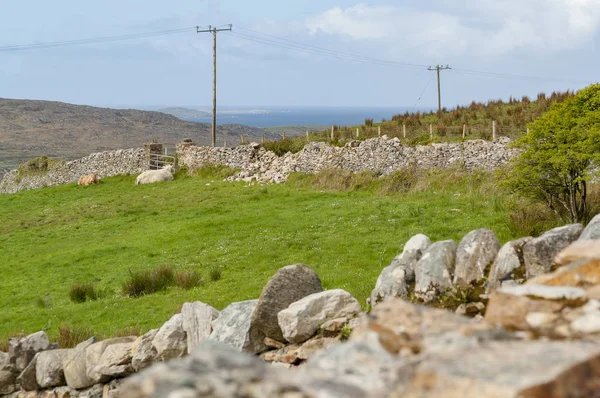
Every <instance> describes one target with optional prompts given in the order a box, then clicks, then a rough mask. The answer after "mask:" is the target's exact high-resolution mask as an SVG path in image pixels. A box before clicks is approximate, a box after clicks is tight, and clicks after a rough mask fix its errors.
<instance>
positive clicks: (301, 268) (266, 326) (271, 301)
mask: <svg viewBox="0 0 600 398" xmlns="http://www.w3.org/2000/svg"><path fill="white" fill-rule="evenodd" d="M321 291H323V286H322V285H321V279H319V276H318V275H317V274H316V273H315V272H314V271H313V270H312V269H310V268H309V267H308V266H306V265H304V264H293V265H288V266H286V267H283V268H281V269H280V270H279V271H277V273H276V274H275V275H274V276H273V277H272V278H271V279H270V280H269V282H267V285H266V286H265V288H264V289H263V291H262V293H261V295H260V298H259V299H258V303H257V304H256V308H255V309H254V313H253V314H252V321H251V324H250V335H251V339H252V340H253V341H263V340H264V338H265V337H269V338H271V339H273V340H277V341H285V339H284V337H283V333H282V331H281V328H280V327H279V322H278V320H277V314H279V311H281V310H283V309H285V308H287V307H288V306H289V305H290V304H292V303H293V302H295V301H298V300H300V299H301V298H304V297H306V296H308V295H309V294H313V293H318V292H321ZM248 349H249V351H250V352H253V351H254V353H256V352H259V351H260V350H261V349H262V347H258V346H257V347H248Z"/></svg>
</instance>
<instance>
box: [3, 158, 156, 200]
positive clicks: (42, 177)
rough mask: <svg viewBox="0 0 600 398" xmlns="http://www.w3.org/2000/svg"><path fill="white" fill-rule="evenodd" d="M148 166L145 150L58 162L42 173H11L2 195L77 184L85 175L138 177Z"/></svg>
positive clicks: (15, 171) (7, 176)
mask: <svg viewBox="0 0 600 398" xmlns="http://www.w3.org/2000/svg"><path fill="white" fill-rule="evenodd" d="M148 165H149V162H148V152H147V150H146V149H144V148H133V149H118V150H116V151H105V152H99V153H93V154H91V155H89V156H86V157H84V158H81V159H76V160H72V161H69V162H65V163H58V164H56V165H54V166H52V167H51V168H50V169H49V170H48V171H47V172H46V173H43V174H31V175H24V176H20V175H19V172H18V170H12V171H10V172H8V173H7V174H5V175H4V178H3V179H2V181H1V182H0V194H1V193H15V192H19V191H24V190H28V189H35V188H42V187H48V186H54V185H61V184H69V183H72V182H77V180H78V179H79V177H81V176H82V175H87V174H92V173H94V174H98V176H99V177H100V178H103V177H109V176H114V175H119V174H137V173H141V172H142V171H144V170H147V169H148Z"/></svg>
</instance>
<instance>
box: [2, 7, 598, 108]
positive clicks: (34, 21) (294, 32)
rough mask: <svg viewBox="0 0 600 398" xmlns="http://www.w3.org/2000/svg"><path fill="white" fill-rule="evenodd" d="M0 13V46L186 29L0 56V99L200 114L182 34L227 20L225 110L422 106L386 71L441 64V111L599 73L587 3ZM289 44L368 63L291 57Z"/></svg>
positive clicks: (200, 37)
mask: <svg viewBox="0 0 600 398" xmlns="http://www.w3.org/2000/svg"><path fill="white" fill-rule="evenodd" d="M0 9H1V10H2V11H1V12H0V48H1V47H3V46H11V45H20V44H30V43H45V42H54V41H64V40H75V39H86V38H95V37H106V36H119V35H129V34H137V33H148V32H156V31H163V30H171V29H180V28H188V27H189V28H190V29H189V30H188V31H185V32H182V33H177V34H172V35H164V36H155V37H146V38H142V39H136V40H130V41H118V42H110V43H97V44H87V45H82V46H70V47H55V48H47V49H38V50H28V51H0V65H1V66H0V97H4V98H29V99H44V100H57V101H65V102H71V103H77V104H90V105H103V106H131V107H150V106H161V105H171V106H175V105H178V106H191V105H210V104H211V98H212V97H211V96H212V76H211V74H212V37H211V35H210V34H207V33H204V34H197V33H196V32H195V30H194V29H193V27H194V26H196V25H201V26H204V25H209V24H212V25H224V24H229V23H231V24H233V32H232V34H229V33H219V35H218V53H219V57H218V80H219V91H218V93H219V99H218V103H219V104H220V105H224V106H250V107H260V106H266V105H270V106H284V107H285V106H361V107H362V106H364V107H367V106H398V107H404V106H413V105H415V104H417V106H426V107H429V106H434V105H435V104H436V103H437V94H436V81H435V74H434V72H430V71H428V70H427V68H425V67H400V65H398V64H412V65H423V66H428V65H436V64H444V65H445V64H448V65H450V66H451V67H453V68H454V69H453V70H450V71H444V72H443V73H442V97H443V105H444V106H448V107H452V106H455V105H457V104H468V103H470V102H471V100H478V101H485V100H488V99H494V98H508V97H509V96H510V95H513V96H515V97H521V96H522V95H529V96H535V94H536V93H538V92H551V91H554V90H566V89H579V88H582V87H584V86H586V85H587V84H590V83H592V82H595V81H597V80H598V77H597V76H598V72H597V69H598V66H597V65H598V64H600V57H599V55H598V53H597V52H596V43H598V39H599V38H600V1H598V0H526V1H523V0H453V1H451V0H420V1H412V0H407V1H399V0H396V1H370V2H358V1H347V0H337V1H330V0H319V1H312V0H304V1H272V0H254V1H244V0H230V1H225V0H223V1H217V0H171V1H168V2H166V1H164V0H163V1H157V0H144V1H142V0H120V1H114V0H104V1H102V2H100V1H96V2H87V1H85V2H84V1H81V0H77V1H71V0H69V1H67V0H56V1H51V2H47V1H41V0H37V1H31V0H0ZM257 32H258V33H257ZM264 34H266V35H272V36H265V35H264ZM273 36H277V37H279V38H282V39H284V40H285V41H281V40H280V39H276V38H274V37H273ZM257 38H259V39H260V41H263V42H264V41H276V42H278V43H283V47H282V46H274V45H272V44H265V43H261V42H258V41H257ZM293 42H296V43H293ZM298 43H301V45H300V44H298ZM302 45H310V46H316V47H319V48H320V49H315V47H309V49H314V50H316V51H317V52H319V53H322V52H323V50H321V48H325V49H329V50H332V51H335V52H336V54H337V55H339V54H340V53H343V54H352V56H353V57H356V56H361V57H368V58H369V59H370V61H369V62H364V61H360V62H357V61H353V60H348V59H339V56H338V57H332V56H323V55H321V54H314V53H311V52H310V51H308V52H307V51H306V47H304V49H305V50H304V51H296V50H294V49H293V48H291V47H294V46H295V47H298V46H302ZM342 58H345V56H343V57H342ZM372 59H375V60H377V61H376V62H373V61H372ZM382 61H384V62H386V63H390V62H391V63H393V65H381V64H379V63H381V62H382ZM459 69H462V70H463V71H461V70H459ZM464 70H469V71H475V72H486V73H488V72H494V73H500V74H506V75H511V77H513V75H518V76H538V77H541V78H542V79H534V78H529V77H528V78H499V77H495V76H494V75H491V74H481V73H473V72H464ZM421 93H423V95H422V97H421ZM419 97H421V99H420V100H419Z"/></svg>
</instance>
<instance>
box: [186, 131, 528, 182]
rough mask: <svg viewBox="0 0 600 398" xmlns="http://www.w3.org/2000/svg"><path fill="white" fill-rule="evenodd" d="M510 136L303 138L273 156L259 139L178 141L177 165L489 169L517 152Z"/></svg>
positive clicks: (269, 169)
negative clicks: (439, 140) (423, 141)
mask: <svg viewBox="0 0 600 398" xmlns="http://www.w3.org/2000/svg"><path fill="white" fill-rule="evenodd" d="M508 143H509V140H507V139H501V140H498V141H495V142H489V141H483V140H473V141H465V142H461V143H452V144H432V145H420V146H414V147H413V146H404V145H402V144H401V142H400V140H398V139H397V138H393V139H388V138H387V137H385V136H384V137H381V138H372V139H368V140H364V141H352V142H350V143H348V144H347V145H346V146H344V147H334V146H330V145H328V144H326V143H324V142H311V143H308V144H307V145H306V146H305V147H304V149H302V150H301V151H300V152H298V153H295V154H292V153H286V154H285V155H284V156H281V157H280V156H277V155H276V154H274V153H273V152H270V151H267V150H265V149H264V148H261V147H260V146H259V145H258V144H250V145H244V146H238V147H235V148H211V147H197V146H194V145H193V144H192V143H190V142H182V143H180V144H179V145H178V147H177V154H178V156H179V164H180V165H183V166H187V167H188V168H189V169H190V170H194V169H197V168H199V167H202V166H203V165H207V164H212V165H224V166H229V167H233V168H239V169H241V172H240V173H238V175H237V176H236V177H234V178H236V179H244V180H247V181H251V180H257V181H262V182H282V181H285V180H286V179H287V176H288V175H289V174H290V173H292V172H304V173H316V172H318V171H320V170H322V169H325V168H340V169H345V170H350V171H353V172H359V171H365V170H369V171H373V172H379V173H382V174H384V175H385V174H389V173H391V172H393V171H395V170H398V169H402V168H405V167H409V166H416V167H419V168H436V167H439V168H450V167H456V166H462V167H464V168H465V169H466V170H475V169H486V170H494V169H496V168H498V167H500V166H502V165H504V164H506V163H508V161H509V160H510V159H511V158H512V157H513V156H515V155H516V154H517V153H518V150H516V149H512V148H509V147H508Z"/></svg>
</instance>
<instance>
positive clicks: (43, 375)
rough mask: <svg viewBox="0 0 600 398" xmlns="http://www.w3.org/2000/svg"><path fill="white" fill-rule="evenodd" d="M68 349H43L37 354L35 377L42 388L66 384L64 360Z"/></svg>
mask: <svg viewBox="0 0 600 398" xmlns="http://www.w3.org/2000/svg"><path fill="white" fill-rule="evenodd" d="M68 351H69V350H68V349H57V350H49V351H42V352H40V353H39V354H38V356H37V361H36V365H35V377H36V379H37V383H38V384H39V386H40V387H41V388H48V387H55V386H64V385H65V375H64V372H63V361H64V359H65V356H66V355H67V352H68Z"/></svg>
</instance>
